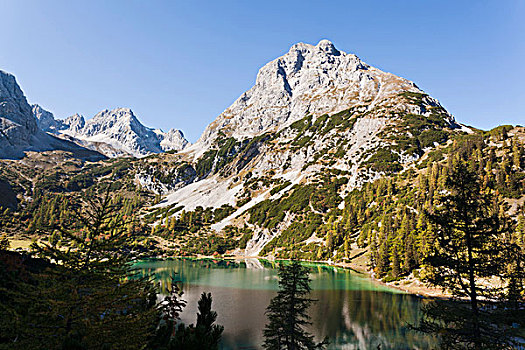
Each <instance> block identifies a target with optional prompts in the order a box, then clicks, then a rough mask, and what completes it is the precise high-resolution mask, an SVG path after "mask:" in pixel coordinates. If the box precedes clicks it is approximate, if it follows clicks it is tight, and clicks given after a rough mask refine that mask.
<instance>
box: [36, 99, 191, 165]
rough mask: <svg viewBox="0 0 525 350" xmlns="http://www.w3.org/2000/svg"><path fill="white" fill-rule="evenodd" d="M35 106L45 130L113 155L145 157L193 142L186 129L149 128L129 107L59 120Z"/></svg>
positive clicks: (181, 147) (41, 125) (37, 116)
mask: <svg viewBox="0 0 525 350" xmlns="http://www.w3.org/2000/svg"><path fill="white" fill-rule="evenodd" d="M32 109H33V114H34V116H35V118H36V120H37V122H38V125H39V126H40V128H41V129H42V130H44V131H46V132H49V133H52V134H54V135H56V136H58V137H61V138H65V139H69V140H71V141H74V142H76V143H78V144H80V145H82V146H83V147H86V148H90V149H93V150H96V151H98V152H100V153H103V154H105V155H106V156H109V157H120V156H134V157H143V156H147V155H149V154H153V153H162V152H168V151H180V150H182V149H184V148H185V147H186V146H188V145H189V142H188V141H187V140H186V139H185V138H184V134H183V133H182V131H180V130H175V129H171V130H170V131H168V132H167V133H166V132H163V131H162V130H160V129H151V128H148V127H145V126H144V125H142V124H141V123H140V121H139V120H138V119H137V117H136V116H135V115H134V114H133V111H131V109H129V108H116V109H114V110H111V111H110V110H107V109H106V110H103V111H102V112H100V113H98V114H97V115H95V116H94V117H93V118H91V119H89V120H87V121H86V120H85V119H84V117H83V116H81V115H79V114H75V115H72V116H70V117H68V118H66V119H64V120H59V119H58V120H57V119H55V118H54V117H53V114H52V113H50V112H48V111H45V110H44V109H42V107H40V106H39V105H33V106H32Z"/></svg>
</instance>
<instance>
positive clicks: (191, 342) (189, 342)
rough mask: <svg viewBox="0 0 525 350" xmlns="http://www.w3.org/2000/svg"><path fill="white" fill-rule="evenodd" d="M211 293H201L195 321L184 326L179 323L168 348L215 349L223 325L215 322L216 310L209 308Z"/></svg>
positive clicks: (182, 349)
mask: <svg viewBox="0 0 525 350" xmlns="http://www.w3.org/2000/svg"><path fill="white" fill-rule="evenodd" d="M211 304H212V297H211V293H208V294H206V293H202V295H201V298H200V300H199V301H198V310H199V311H198V312H197V323H196V325H195V326H193V324H191V325H189V326H188V327H186V326H185V325H184V324H183V323H181V324H179V325H178V327H177V330H176V332H175V334H174V336H173V338H172V340H171V342H170V346H169V349H170V350H203V349H206V350H216V349H218V348H219V342H220V341H221V337H222V332H223V331H224V327H223V326H221V325H217V324H215V321H216V320H217V312H215V311H213V310H212V309H211Z"/></svg>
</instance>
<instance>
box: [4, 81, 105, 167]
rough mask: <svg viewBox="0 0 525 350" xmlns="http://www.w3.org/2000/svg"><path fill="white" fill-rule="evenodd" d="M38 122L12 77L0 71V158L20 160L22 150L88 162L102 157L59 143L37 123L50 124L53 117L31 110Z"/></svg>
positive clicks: (40, 110)
mask: <svg viewBox="0 0 525 350" xmlns="http://www.w3.org/2000/svg"><path fill="white" fill-rule="evenodd" d="M35 111H36V113H37V114H38V115H39V117H40V119H38V120H37V119H36V118H35V116H34V115H33V109H32V108H31V106H30V105H29V104H28V103H27V100H26V97H25V96H24V93H23V92H22V90H21V89H20V87H19V86H18V84H17V82H16V79H15V77H14V76H13V75H11V74H9V73H6V72H3V71H0V158H21V157H23V156H24V152H25V151H51V150H63V151H69V152H73V153H74V154H75V155H76V156H78V157H81V158H88V159H100V158H103V156H102V155H101V154H99V153H97V152H92V151H89V150H87V149H85V148H83V147H80V146H78V145H76V144H74V143H72V142H68V141H65V140H60V139H58V138H56V137H53V136H51V135H49V134H47V133H45V132H44V131H42V130H41V129H40V128H39V127H38V124H39V122H42V123H43V124H44V125H46V126H48V125H51V124H53V123H52V122H51V119H50V118H52V117H53V116H52V115H51V116H50V115H49V114H46V113H48V112H46V111H43V110H42V109H40V108H35Z"/></svg>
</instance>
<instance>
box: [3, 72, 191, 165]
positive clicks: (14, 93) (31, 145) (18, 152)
mask: <svg viewBox="0 0 525 350" xmlns="http://www.w3.org/2000/svg"><path fill="white" fill-rule="evenodd" d="M188 145H189V143H188V141H187V140H186V139H185V138H184V134H183V133H182V132H181V131H180V130H175V129H171V130H170V131H168V132H163V131H162V130H160V129H151V128H147V127H145V126H144V125H142V124H141V123H140V121H139V120H138V119H137V117H136V116H135V115H134V114H133V112H132V111H131V110H130V109H129V108H117V109H114V110H111V111H110V110H104V111H102V112H100V113H98V114H97V115H96V116H94V117H93V118H91V119H89V120H87V121H86V120H85V119H84V117H82V116H81V115H78V114H75V115H73V116H70V117H68V118H66V119H64V120H60V119H55V118H54V116H53V114H52V113H51V112H48V111H46V110H45V109H43V108H42V107H40V106H39V105H36V104H34V105H32V106H30V105H29V104H28V102H27V100H26V97H25V96H24V94H23V92H22V90H21V89H20V87H19V86H18V84H17V82H16V79H15V77H14V76H13V75H11V74H9V73H6V72H3V71H0V158H20V157H22V156H23V154H24V152H25V151H49V150H64V151H71V152H73V153H74V154H75V156H81V157H88V158H92V159H101V158H103V157H104V156H108V157H120V156H134V157H143V156H147V155H149V154H154V153H162V152H167V151H180V150H182V149H184V148H185V147H186V146H188Z"/></svg>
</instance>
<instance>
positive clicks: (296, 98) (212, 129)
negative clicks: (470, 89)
mask: <svg viewBox="0 0 525 350" xmlns="http://www.w3.org/2000/svg"><path fill="white" fill-rule="evenodd" d="M403 92H414V93H423V91H421V90H420V89H419V88H417V86H416V85H415V84H414V83H412V82H411V81H409V80H407V79H404V78H401V77H398V76H396V75H394V74H391V73H387V72H383V71H381V70H379V69H377V68H374V67H371V66H369V65H368V64H366V63H365V62H363V61H361V60H360V59H359V58H358V57H357V56H356V55H354V54H350V53H346V52H343V51H339V50H337V49H336V47H335V45H334V44H333V43H332V42H331V41H329V40H326V39H324V40H321V41H319V43H317V45H315V46H314V45H311V44H306V43H297V44H295V45H293V46H292V47H291V49H290V50H289V51H288V52H287V53H285V54H284V55H283V56H281V57H278V58H276V59H274V60H272V61H270V62H269V63H267V64H266V65H264V66H263V67H262V68H261V69H260V70H259V72H258V74H257V78H256V81H255V85H254V86H253V87H252V88H251V89H250V90H248V91H246V92H245V93H243V94H242V95H241V96H240V97H239V98H238V99H237V100H236V101H235V102H234V103H233V104H232V105H231V106H230V107H228V108H227V109H226V110H225V111H224V112H223V113H222V114H221V115H220V116H219V117H218V118H217V119H216V120H215V121H214V122H212V123H211V124H210V125H209V126H208V127H207V128H206V130H205V131H204V133H203V134H202V136H201V137H200V139H199V141H198V142H197V144H199V145H209V144H210V143H211V142H213V140H214V139H217V138H218V137H219V136H220V135H223V134H224V135H226V136H228V137H234V138H237V139H244V138H249V137H253V136H256V135H260V134H263V133H265V132H268V131H278V130H280V129H282V128H283V127H286V126H287V125H289V124H291V123H293V122H295V121H297V120H299V119H301V118H303V117H304V116H306V115H308V114H309V115H312V116H313V117H314V118H317V117H319V116H321V115H323V114H335V113H338V112H341V111H343V110H346V109H349V108H351V107H354V106H358V105H361V106H364V108H375V106H377V105H378V104H383V103H387V102H388V100H392V99H396V98H397V96H398V95H399V94H400V93H403ZM197 148H199V149H200V148H201V147H200V146H198V147H197Z"/></svg>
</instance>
